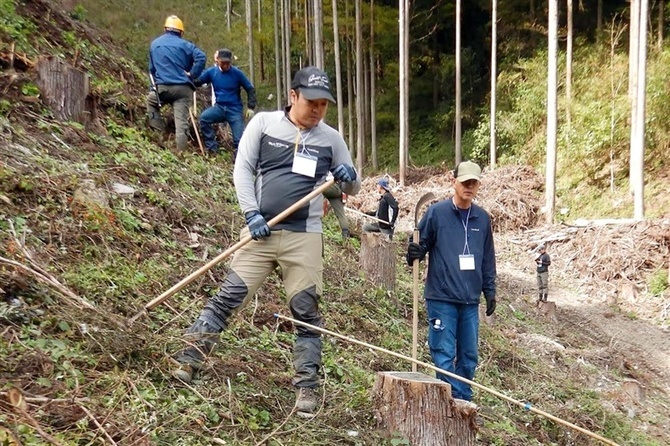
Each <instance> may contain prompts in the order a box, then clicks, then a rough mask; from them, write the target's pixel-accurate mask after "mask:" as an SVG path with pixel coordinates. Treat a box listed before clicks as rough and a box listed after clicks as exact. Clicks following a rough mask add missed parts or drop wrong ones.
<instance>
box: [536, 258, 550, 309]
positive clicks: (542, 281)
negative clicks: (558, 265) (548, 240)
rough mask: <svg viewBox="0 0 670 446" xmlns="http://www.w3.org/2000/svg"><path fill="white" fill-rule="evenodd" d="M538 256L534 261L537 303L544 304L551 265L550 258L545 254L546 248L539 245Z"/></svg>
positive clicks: (547, 291)
mask: <svg viewBox="0 0 670 446" xmlns="http://www.w3.org/2000/svg"><path fill="white" fill-rule="evenodd" d="M539 251H540V254H539V255H538V256H537V258H536V259H535V263H537V289H538V293H539V294H538V297H537V302H538V303H540V302H546V301H547V294H549V265H551V258H550V257H549V254H547V247H546V246H545V245H540V247H539Z"/></svg>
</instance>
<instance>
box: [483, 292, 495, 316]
mask: <svg viewBox="0 0 670 446" xmlns="http://www.w3.org/2000/svg"><path fill="white" fill-rule="evenodd" d="M484 299H486V315H487V316H491V315H492V314H493V312H494V311H496V298H495V296H491V297H489V296H484Z"/></svg>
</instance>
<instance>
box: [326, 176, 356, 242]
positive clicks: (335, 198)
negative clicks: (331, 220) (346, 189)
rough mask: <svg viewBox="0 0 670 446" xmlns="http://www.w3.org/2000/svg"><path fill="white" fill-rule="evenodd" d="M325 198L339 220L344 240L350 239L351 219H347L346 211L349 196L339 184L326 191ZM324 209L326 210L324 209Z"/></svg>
mask: <svg viewBox="0 0 670 446" xmlns="http://www.w3.org/2000/svg"><path fill="white" fill-rule="evenodd" d="M323 196H324V197H325V198H326V200H328V203H330V207H331V208H332V209H333V213H334V214H335V217H336V218H337V222H338V223H339V224H340V229H341V230H342V238H344V239H346V238H349V235H350V233H349V219H348V218H347V214H346V213H345V211H344V205H345V200H346V196H347V194H345V193H343V192H342V189H341V188H340V186H339V185H338V184H333V185H332V186H331V187H329V188H328V189H326V191H325V192H324V193H323ZM324 209H326V208H325V207H324ZM324 214H325V211H324Z"/></svg>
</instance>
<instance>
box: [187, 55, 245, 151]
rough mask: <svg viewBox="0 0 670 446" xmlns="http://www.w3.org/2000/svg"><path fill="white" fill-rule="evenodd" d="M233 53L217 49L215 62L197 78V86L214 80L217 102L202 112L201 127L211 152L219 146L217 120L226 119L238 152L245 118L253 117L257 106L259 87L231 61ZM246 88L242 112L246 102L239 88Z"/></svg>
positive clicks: (213, 87) (212, 82)
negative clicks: (216, 128)
mask: <svg viewBox="0 0 670 446" xmlns="http://www.w3.org/2000/svg"><path fill="white" fill-rule="evenodd" d="M232 60H233V53H232V51H230V50H229V49H227V48H223V49H220V50H218V51H217V52H216V65H215V66H213V67H210V68H208V69H206V70H205V72H204V73H202V75H201V76H200V78H199V79H198V80H197V81H196V86H200V85H203V84H211V86H212V90H213V91H214V97H215V101H216V102H215V103H214V104H212V106H211V107H209V108H207V109H205V111H203V112H202V114H201V115H200V130H201V131H202V137H203V139H204V144H205V147H206V148H207V151H208V152H209V153H213V154H215V153H217V152H218V151H219V146H218V144H217V142H216V132H215V131H214V124H216V123H219V122H227V123H228V124H229V125H230V131H231V133H232V134H233V150H234V152H235V153H237V146H238V145H239V143H240V138H241V137H242V132H244V119H245V118H246V119H251V118H252V117H253V116H254V109H255V108H256V90H255V88H254V86H253V85H252V84H251V81H249V79H248V78H247V76H246V75H245V74H244V73H243V72H242V70H240V69H239V68H237V67H236V66H234V65H233V64H232ZM242 88H243V89H244V90H245V91H246V92H247V110H246V112H245V113H244V116H243V113H242V112H243V109H244V104H243V103H242V96H241V94H240V89H242Z"/></svg>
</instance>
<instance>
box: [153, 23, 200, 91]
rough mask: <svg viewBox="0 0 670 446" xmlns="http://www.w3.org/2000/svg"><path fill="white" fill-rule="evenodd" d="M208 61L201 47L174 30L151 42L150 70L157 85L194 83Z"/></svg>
mask: <svg viewBox="0 0 670 446" xmlns="http://www.w3.org/2000/svg"><path fill="white" fill-rule="evenodd" d="M206 62H207V56H206V55H205V53H204V52H203V51H202V50H201V49H200V48H198V47H197V46H195V45H194V44H193V43H191V42H189V41H188V40H185V39H182V38H181V37H180V36H179V35H178V34H175V33H173V32H170V31H167V32H166V33H165V34H163V35H162V36H160V37H157V38H156V39H154V41H153V42H151V47H150V49H149V72H150V73H151V75H152V76H153V77H154V79H155V80H156V84H157V85H183V84H190V85H193V80H194V79H197V78H198V76H200V74H201V73H202V70H204V69H205V63H206ZM186 73H189V74H190V76H189V74H186Z"/></svg>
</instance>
